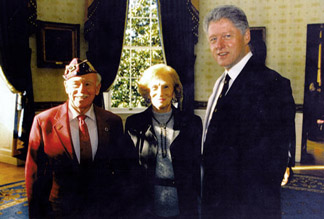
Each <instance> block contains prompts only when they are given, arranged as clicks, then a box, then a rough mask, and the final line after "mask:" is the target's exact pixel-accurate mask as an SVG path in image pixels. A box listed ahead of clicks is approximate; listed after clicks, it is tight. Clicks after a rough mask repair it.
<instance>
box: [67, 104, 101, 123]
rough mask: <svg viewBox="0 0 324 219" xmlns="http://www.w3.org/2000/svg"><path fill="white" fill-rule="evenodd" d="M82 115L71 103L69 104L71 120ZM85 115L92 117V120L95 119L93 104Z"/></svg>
mask: <svg viewBox="0 0 324 219" xmlns="http://www.w3.org/2000/svg"><path fill="white" fill-rule="evenodd" d="M78 115H80V114H79V113H78V112H77V111H76V110H75V109H74V108H73V107H72V106H71V105H70V104H69V120H70V121H71V120H73V119H75V118H76V117H78ZM85 115H86V116H87V117H88V118H90V119H91V120H93V121H95V119H96V117H95V113H94V108H93V104H92V105H91V107H90V109H89V110H88V111H87V112H86V113H85Z"/></svg>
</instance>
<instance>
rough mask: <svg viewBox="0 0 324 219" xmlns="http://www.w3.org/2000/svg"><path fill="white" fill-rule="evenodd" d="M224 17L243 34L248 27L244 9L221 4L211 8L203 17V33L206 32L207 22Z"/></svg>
mask: <svg viewBox="0 0 324 219" xmlns="http://www.w3.org/2000/svg"><path fill="white" fill-rule="evenodd" d="M222 18H226V19H228V20H230V21H232V22H233V24H234V25H235V27H236V28H238V29H239V30H240V31H241V33H242V34H245V32H246V30H247V29H249V22H248V20H247V18H246V15H245V13H244V11H243V10H242V9H240V8H238V7H236V6H234V5H223V6H219V7H217V8H214V9H213V10H211V11H210V12H209V13H208V14H207V15H206V17H205V19H204V24H203V28H204V31H205V33H207V34H208V27H209V23H210V22H212V21H219V20H221V19H222Z"/></svg>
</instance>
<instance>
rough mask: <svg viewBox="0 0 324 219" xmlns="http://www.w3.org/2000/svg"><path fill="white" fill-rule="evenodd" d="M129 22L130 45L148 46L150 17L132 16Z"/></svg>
mask: <svg viewBox="0 0 324 219" xmlns="http://www.w3.org/2000/svg"><path fill="white" fill-rule="evenodd" d="M130 22H131V28H130V29H131V31H132V36H131V46H150V19H148V18H133V19H130Z"/></svg>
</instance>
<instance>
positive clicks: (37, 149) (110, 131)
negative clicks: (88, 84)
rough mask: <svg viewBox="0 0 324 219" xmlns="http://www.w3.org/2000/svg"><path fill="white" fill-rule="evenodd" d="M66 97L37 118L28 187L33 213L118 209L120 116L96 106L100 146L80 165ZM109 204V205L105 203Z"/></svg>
mask: <svg viewBox="0 0 324 219" xmlns="http://www.w3.org/2000/svg"><path fill="white" fill-rule="evenodd" d="M67 110H68V103H65V104H62V105H60V106H57V107H54V108H51V109H49V110H47V111H45V112H42V113H40V114H39V115H37V116H36V117H35V118H34V122H33V125H32V129H31V133H30V141H29V148H28V154H27V160H26V170H25V171H26V190H27V195H28V203H29V214H30V217H31V218H33V217H35V218H38V217H39V218H43V217H50V216H51V214H52V213H53V211H55V214H59V215H67V216H70V217H72V218H73V217H74V218H76V217H80V215H83V216H84V217H86V216H87V215H91V216H92V217H91V218H93V217H94V218H96V216H98V217H99V214H101V215H111V214H112V215H114V214H115V213H116V212H117V211H118V205H119V204H118V201H117V199H116V197H117V196H118V195H119V194H118V192H119V190H118V186H117V183H118V180H120V179H119V177H120V174H119V173H120V170H119V169H118V159H119V153H120V148H119V143H118V141H119V139H120V137H121V135H122V132H123V127H122V121H121V119H120V117H118V116H117V115H114V114H113V113H111V112H108V111H105V110H103V109H101V108H99V107H96V106H94V111H95V114H96V120H97V128H98V149H97V153H96V155H95V158H94V161H93V163H92V165H91V167H90V168H89V170H87V171H82V170H81V169H80V167H79V163H78V160H77V158H76V156H75V152H74V148H73V145H72V140H71V134H70V125H69V118H68V111H67ZM103 205H104V206H105V209H109V210H107V211H103V210H104V209H103V208H101V206H103Z"/></svg>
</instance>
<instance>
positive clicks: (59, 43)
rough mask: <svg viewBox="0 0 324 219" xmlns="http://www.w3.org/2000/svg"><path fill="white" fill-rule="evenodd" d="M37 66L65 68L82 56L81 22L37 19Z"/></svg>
mask: <svg viewBox="0 0 324 219" xmlns="http://www.w3.org/2000/svg"><path fill="white" fill-rule="evenodd" d="M37 24H38V26H37V33H36V42H37V67H39V68H64V67H65V65H68V64H69V63H70V61H71V60H72V59H73V58H75V57H79V56H80V24H66V23H56V22H47V21H40V20H38V21H37Z"/></svg>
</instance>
